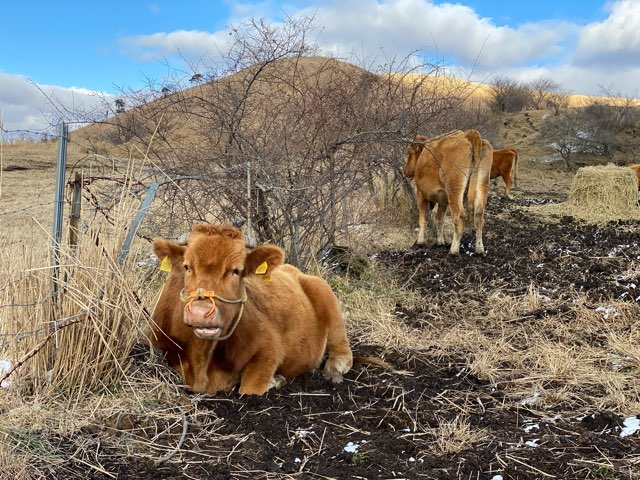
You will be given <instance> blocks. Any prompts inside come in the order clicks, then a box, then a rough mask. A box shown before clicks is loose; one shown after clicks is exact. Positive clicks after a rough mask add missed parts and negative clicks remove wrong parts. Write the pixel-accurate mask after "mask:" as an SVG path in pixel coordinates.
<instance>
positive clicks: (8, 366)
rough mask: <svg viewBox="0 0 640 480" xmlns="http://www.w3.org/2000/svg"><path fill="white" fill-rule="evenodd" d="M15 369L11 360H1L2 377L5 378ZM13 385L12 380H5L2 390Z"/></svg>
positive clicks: (0, 372) (0, 386) (1, 384)
mask: <svg viewBox="0 0 640 480" xmlns="http://www.w3.org/2000/svg"><path fill="white" fill-rule="evenodd" d="M12 368H13V363H11V362H10V361H9V360H0V376H4V374H5V373H7V372H9V371H10V370H11V369H12ZM9 385H11V380H5V381H3V382H2V383H0V388H7V387H8V386H9Z"/></svg>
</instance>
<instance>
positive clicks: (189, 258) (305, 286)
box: [149, 224, 353, 395]
mask: <svg viewBox="0 0 640 480" xmlns="http://www.w3.org/2000/svg"><path fill="white" fill-rule="evenodd" d="M153 250H154V252H155V254H156V256H157V257H158V258H159V259H163V258H164V257H169V258H170V259H171V263H172V270H171V272H170V274H169V276H168V278H167V281H166V283H165V285H164V288H163V291H162V293H161V295H160V299H159V301H158V304H157V305H156V308H155V310H154V312H153V320H154V322H155V327H154V328H153V329H152V332H151V334H150V336H149V339H150V342H151V343H152V344H153V345H154V346H156V347H158V348H160V349H162V350H164V351H165V352H166V356H167V360H168V362H169V364H170V365H171V366H172V367H174V368H176V369H177V370H178V371H180V372H181V374H182V375H183V377H184V381H185V382H186V384H188V385H189V386H190V387H191V388H192V389H193V390H194V391H196V392H206V393H215V392H217V391H221V390H225V391H228V390H230V389H232V388H233V387H234V386H235V385H236V384H237V383H238V382H239V383H240V388H239V392H240V393H241V394H254V395H262V394H264V393H265V392H266V391H267V390H268V389H269V388H270V387H271V386H273V385H274V384H276V383H277V379H278V377H279V376H283V377H285V378H286V379H287V380H291V379H293V378H294V377H296V376H298V375H301V374H302V373H305V372H307V371H310V370H313V369H315V368H318V367H319V366H320V363H321V362H322V359H323V356H324V353H325V350H326V351H327V353H328V359H327V361H326V363H325V366H324V375H325V377H327V378H330V379H331V380H333V381H334V382H341V381H342V375H343V374H344V373H346V372H347V371H349V369H350V368H351V366H352V362H353V358H352V353H351V349H350V347H349V342H348V338H347V334H346V331H345V326H344V323H343V320H342V314H341V311H340V305H339V303H338V300H337V298H336V296H335V295H334V293H333V292H332V291H331V288H330V287H329V285H328V284H327V283H326V282H325V281H324V280H323V279H321V278H319V277H315V276H311V275H305V274H304V273H302V272H301V271H300V270H298V269H297V268H295V267H293V266H291V265H284V264H283V253H282V250H281V249H280V248H278V247H276V246H271V245H263V246H259V247H257V248H255V249H254V250H252V251H250V252H247V249H246V246H245V241H244V237H243V235H242V233H241V232H240V230H238V229H237V228H234V227H229V226H217V225H208V224H201V225H195V226H194V228H193V231H192V233H191V236H190V238H189V243H188V245H187V246H179V245H177V244H174V243H171V242H169V241H167V240H163V239H156V240H155V241H154V242H153ZM263 262H266V263H267V264H268V268H267V272H266V273H265V274H264V275H259V274H257V273H256V269H257V268H258V266H259V265H261V264H262V263H263ZM185 268H187V269H186V270H185ZM182 288H184V290H185V292H191V291H193V290H195V289H196V288H204V289H205V290H213V291H214V292H215V294H216V295H219V296H220V297H223V298H225V299H229V300H235V299H240V298H242V297H243V295H244V293H245V291H246V296H247V300H246V304H245V306H244V311H243V313H242V317H241V318H240V320H239V322H238V324H237V327H236V329H235V330H234V331H233V334H232V335H231V336H230V337H229V338H228V339H226V340H217V337H220V336H224V335H226V334H227V333H228V332H229V330H230V326H231V325H232V324H233V322H234V319H235V318H237V315H238V313H239V312H240V308H241V306H240V304H231V303H224V302H222V301H219V300H216V301H215V311H214V313H213V314H212V315H211V316H210V317H207V316H206V315H205V312H207V310H208V309H209V308H210V307H211V302H210V301H209V300H196V301H194V302H193V305H192V311H191V312H188V310H187V308H186V305H185V303H183V302H182V301H181V300H180V298H179V292H180V290H181V289H182ZM212 328H220V330H219V331H217V333H212V332H216V331H215V330H211V329H212ZM203 332H204V333H203ZM198 334H199V335H201V337H202V336H203V335H204V338H201V337H198V336H197V335H198Z"/></svg>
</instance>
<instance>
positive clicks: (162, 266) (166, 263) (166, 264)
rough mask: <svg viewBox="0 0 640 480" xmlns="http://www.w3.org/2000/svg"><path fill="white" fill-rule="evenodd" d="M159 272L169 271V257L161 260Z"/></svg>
mask: <svg viewBox="0 0 640 480" xmlns="http://www.w3.org/2000/svg"><path fill="white" fill-rule="evenodd" d="M160 270H162V271H163V272H170V271H171V260H170V259H169V257H164V258H163V259H162V262H161V263H160Z"/></svg>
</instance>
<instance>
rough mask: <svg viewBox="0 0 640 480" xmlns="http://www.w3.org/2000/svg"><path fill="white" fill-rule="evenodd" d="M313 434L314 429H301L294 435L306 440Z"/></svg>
mask: <svg viewBox="0 0 640 480" xmlns="http://www.w3.org/2000/svg"><path fill="white" fill-rule="evenodd" d="M312 433H313V428H299V429H297V430H296V431H295V432H294V433H293V435H294V437H296V438H305V437H306V436H308V435H311V434H312Z"/></svg>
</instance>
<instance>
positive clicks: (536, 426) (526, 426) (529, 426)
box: [524, 423, 540, 433]
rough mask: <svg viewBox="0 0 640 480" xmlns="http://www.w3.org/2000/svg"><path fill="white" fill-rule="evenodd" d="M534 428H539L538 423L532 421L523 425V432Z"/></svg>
mask: <svg viewBox="0 0 640 480" xmlns="http://www.w3.org/2000/svg"><path fill="white" fill-rule="evenodd" d="M534 428H535V429H537V430H540V425H538V424H537V423H533V424H531V425H525V427H524V433H529V432H531V430H533V429H534Z"/></svg>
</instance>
